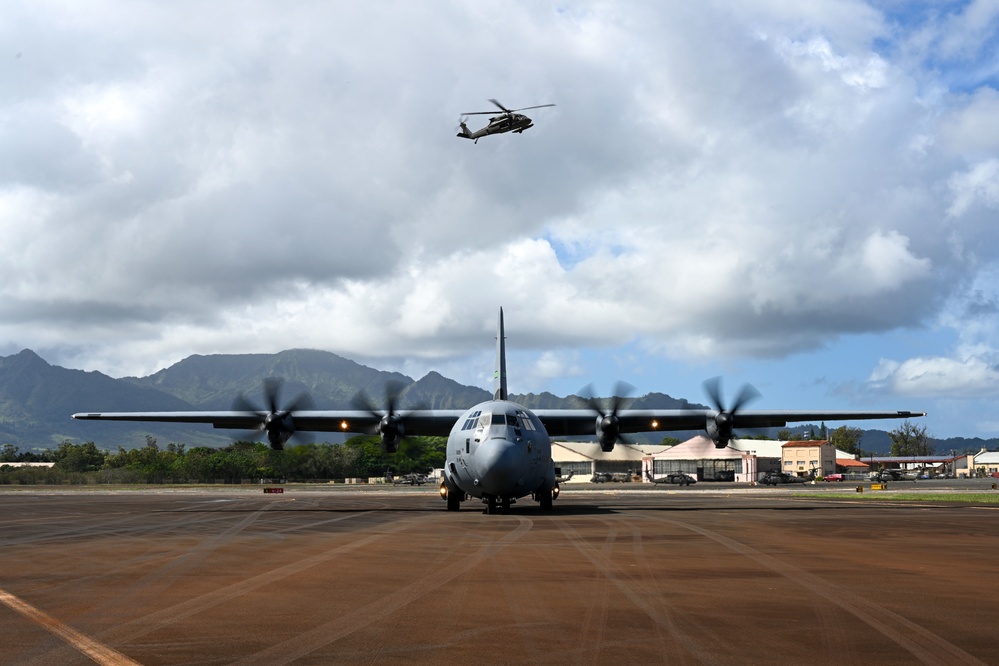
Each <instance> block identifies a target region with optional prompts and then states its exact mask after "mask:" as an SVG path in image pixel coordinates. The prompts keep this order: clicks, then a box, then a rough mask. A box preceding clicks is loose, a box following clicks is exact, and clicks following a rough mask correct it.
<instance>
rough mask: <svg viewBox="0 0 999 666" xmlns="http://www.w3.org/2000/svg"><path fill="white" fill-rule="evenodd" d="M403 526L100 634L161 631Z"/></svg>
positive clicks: (110, 638)
mask: <svg viewBox="0 0 999 666" xmlns="http://www.w3.org/2000/svg"><path fill="white" fill-rule="evenodd" d="M368 513H372V512H370V511H366V512H364V513H358V514H353V516H345V517H344V518H345V519H346V518H349V517H356V516H362V515H366V514H368ZM404 527H405V525H404V524H399V525H396V526H393V527H389V528H385V527H384V526H383V525H381V524H379V525H374V526H372V527H371V528H369V529H372V530H381V531H379V532H377V533H375V534H371V535H369V536H366V537H362V538H360V539H357V540H355V541H351V542H350V543H347V544H344V545H342V546H338V547H335V548H331V549H330V550H327V551H324V552H322V553H318V554H316V555H313V556H311V557H306V558H303V559H301V560H297V561H295V562H292V563H290V564H287V565H284V566H282V567H278V568H277V569H273V570H271V571H268V572H266V573H262V574H259V575H257V576H254V577H252V578H248V579H246V580H243V581H240V582H238V583H233V584H231V585H227V586H225V587H222V588H219V589H217V590H213V591H212V592H209V593H207V594H203V595H200V596H198V597H195V598H193V599H188V600H187V601H183V602H181V603H179V604H174V605H173V606H169V607H167V608H161V609H160V610H158V611H154V612H152V613H149V614H148V615H143V616H142V617H138V618H136V619H134V620H131V621H129V622H124V623H122V624H118V625H116V626H115V627H114V628H113V629H109V630H106V631H102V632H100V633H98V634H97V636H98V638H100V640H101V641H103V642H104V643H107V644H112V645H124V644H127V643H129V642H130V641H134V640H135V639H137V638H141V637H142V636H145V635H146V634H149V633H152V632H154V631H158V630H160V629H162V628H164V627H167V626H169V625H171V624H174V623H176V622H178V621H180V620H184V619H186V618H188V617H190V616H192V615H196V614H198V613H201V612H203V611H206V610H209V609H211V608H214V607H216V606H219V605H221V604H224V603H226V602H229V601H232V600H233V599H236V598H238V597H241V596H243V595H245V594H248V593H250V592H253V591H255V590H257V589H259V588H261V587H264V586H266V585H271V584H272V583H275V582H277V581H280V580H282V579H284V578H287V577H288V576H293V575H295V574H298V573H300V572H302V571H305V570H307V569H311V568H312V567H316V566H319V565H320V564H324V563H326V562H328V561H329V560H332V559H335V558H337V557H339V556H341V555H344V554H347V553H350V552H351V551H354V550H357V549H358V548H361V547H363V546H366V545H368V544H370V543H373V542H374V541H378V540H380V539H384V538H386V537H389V536H391V535H393V534H395V533H396V532H399V531H401V530H402V529H403V528H404ZM59 656H60V655H59V654H57V653H56V652H49V653H47V654H43V655H41V656H40V657H38V658H36V659H34V660H32V661H30V662H27V663H26V665H25V666H47V665H48V664H53V663H60V662H62V661H65V660H64V659H60V658H59Z"/></svg>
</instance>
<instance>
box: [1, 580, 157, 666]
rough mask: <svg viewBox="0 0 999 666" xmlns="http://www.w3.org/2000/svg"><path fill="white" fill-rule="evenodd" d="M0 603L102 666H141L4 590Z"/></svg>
mask: <svg viewBox="0 0 999 666" xmlns="http://www.w3.org/2000/svg"><path fill="white" fill-rule="evenodd" d="M0 603H3V604H5V605H7V606H8V607H9V608H11V609H12V610H15V611H17V612H18V613H20V614H21V615H23V616H24V617H26V618H28V619H29V620H32V621H34V622H36V623H37V624H39V625H41V626H42V627H44V628H46V629H48V630H49V631H51V632H52V633H53V634H55V635H57V636H59V638H61V639H63V640H64V641H66V642H67V643H69V644H70V645H72V646H73V647H74V648H76V649H77V650H79V651H80V652H82V653H83V654H85V655H87V656H88V657H90V658H91V659H93V660H94V661H95V662H97V663H98V664H101V665H102V666H141V665H140V664H139V662H137V661H132V660H131V659H129V658H128V657H126V656H125V655H123V654H122V653H121V652H118V651H117V650H115V649H113V648H109V647H108V646H107V645H103V644H101V643H98V642H97V641H95V640H94V639H92V638H89V637H87V636H84V635H83V634H81V633H80V632H79V631H77V630H76V629H73V628H72V627H70V626H69V625H66V624H63V623H62V622H60V621H59V620H57V619H55V618H54V617H52V616H51V615H49V614H47V613H45V612H43V611H40V610H39V609H37V608H35V607H34V606H32V605H31V604H29V603H28V602H26V601H23V600H22V599H19V598H17V597H15V596H14V595H13V594H11V593H10V592H7V591H6V590H2V589H0Z"/></svg>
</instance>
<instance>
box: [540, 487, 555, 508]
mask: <svg viewBox="0 0 999 666" xmlns="http://www.w3.org/2000/svg"><path fill="white" fill-rule="evenodd" d="M539 495H540V497H539V500H540V501H541V510H542V511H545V512H548V511H551V510H552V505H553V498H552V491H550V490H542V491H541V493H539Z"/></svg>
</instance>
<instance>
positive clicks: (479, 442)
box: [444, 400, 555, 505]
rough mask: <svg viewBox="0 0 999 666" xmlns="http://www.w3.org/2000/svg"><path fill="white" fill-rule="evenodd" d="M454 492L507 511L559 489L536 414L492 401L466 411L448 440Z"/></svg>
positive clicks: (449, 479)
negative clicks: (523, 499) (500, 505)
mask: <svg viewBox="0 0 999 666" xmlns="http://www.w3.org/2000/svg"><path fill="white" fill-rule="evenodd" d="M444 476H445V484H446V485H447V486H448V489H449V492H450V491H453V490H458V491H460V492H461V493H464V494H465V495H467V496H469V497H477V498H483V499H486V500H487V501H491V502H497V501H498V502H502V503H503V504H504V505H507V504H509V503H510V502H511V501H513V500H516V499H518V498H521V497H526V496H528V495H533V494H536V493H542V492H551V491H552V490H553V489H554V488H555V466H554V463H553V462H552V446H551V439H550V438H549V436H548V431H547V430H545V427H544V426H543V425H542V424H541V421H540V420H539V419H538V417H537V416H535V415H534V413H533V412H531V410H529V409H527V408H526V407H524V406H522V405H518V404H517V403H515V402H510V401H509V400H490V401H487V402H483V403H479V404H478V405H476V406H475V407H472V408H471V409H469V410H468V411H466V412H465V413H464V414H463V415H462V417H461V418H460V419H458V421H457V422H456V423H455V424H454V427H453V428H452V429H451V434H450V435H449V436H448V444H447V457H446V461H445V468H444Z"/></svg>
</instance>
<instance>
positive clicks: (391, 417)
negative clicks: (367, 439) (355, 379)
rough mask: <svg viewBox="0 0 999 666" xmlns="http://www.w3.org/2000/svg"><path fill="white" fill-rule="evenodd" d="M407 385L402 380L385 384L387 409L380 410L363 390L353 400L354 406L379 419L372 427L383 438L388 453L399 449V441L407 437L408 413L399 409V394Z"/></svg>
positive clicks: (383, 446)
mask: <svg viewBox="0 0 999 666" xmlns="http://www.w3.org/2000/svg"><path fill="white" fill-rule="evenodd" d="M405 388H406V387H405V385H404V384H402V382H388V383H386V384H385V410H384V411H380V410H379V409H378V408H377V406H376V405H375V404H374V403H372V402H371V400H370V399H369V398H368V396H367V395H366V394H365V393H363V392H361V393H358V394H357V396H355V397H354V400H353V401H352V402H353V403H354V407H355V408H357V409H362V410H364V411H366V412H368V413H369V414H371V415H372V416H374V417H375V418H377V419H378V425H376V426H375V427H374V428H373V429H372V434H374V433H377V434H378V436H379V437H381V440H382V448H383V449H384V450H385V452H386V453H395V452H396V451H398V450H399V443H400V442H401V441H402V440H403V439H404V438H405V437H406V422H405V418H406V415H405V414H404V413H402V412H399V411H398V406H399V396H400V395H401V394H402V391H403V389H405Z"/></svg>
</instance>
